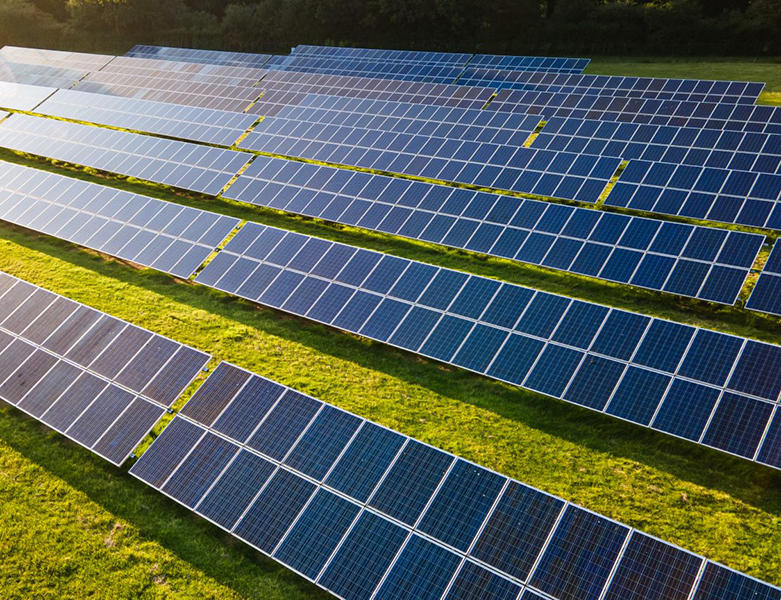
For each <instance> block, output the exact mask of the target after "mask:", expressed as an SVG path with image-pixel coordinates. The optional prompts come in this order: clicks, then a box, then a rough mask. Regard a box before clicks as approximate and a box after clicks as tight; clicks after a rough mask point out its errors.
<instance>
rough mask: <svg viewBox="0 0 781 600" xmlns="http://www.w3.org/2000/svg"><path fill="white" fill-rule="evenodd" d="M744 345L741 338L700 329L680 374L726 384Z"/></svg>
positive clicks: (684, 360) (717, 383)
mask: <svg viewBox="0 0 781 600" xmlns="http://www.w3.org/2000/svg"><path fill="white" fill-rule="evenodd" d="M742 345H743V340H742V339H741V338H738V337H734V336H731V335H725V334H723V333H716V332H715V331H708V330H706V329H700V330H699V331H698V332H697V335H696V336H695V338H694V341H692V344H691V347H690V348H689V351H688V352H687V353H686V357H685V358H684V359H683V364H682V365H681V368H680V370H679V374H680V375H682V376H684V377H689V378H691V379H696V380H699V381H704V382H706V383H712V384H714V385H724V383H725V382H726V380H727V376H728V375H729V373H730V371H732V365H733V363H734V362H735V358H737V356H738V352H740V348H741V346H742Z"/></svg>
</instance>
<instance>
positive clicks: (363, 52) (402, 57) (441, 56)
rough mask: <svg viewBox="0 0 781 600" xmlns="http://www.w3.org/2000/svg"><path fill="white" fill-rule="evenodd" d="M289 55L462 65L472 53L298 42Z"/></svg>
mask: <svg viewBox="0 0 781 600" xmlns="http://www.w3.org/2000/svg"><path fill="white" fill-rule="evenodd" d="M290 56H316V57H323V58H342V59H346V60H367V61H371V62H414V63H431V64H439V65H450V64H452V65H456V66H458V65H460V66H463V65H465V64H467V62H468V61H469V60H470V59H471V57H472V54H469V53H459V52H429V51H424V50H397V49H383V48H358V47H351V46H317V45H310V44H299V45H298V46H296V47H294V48H293V49H292V50H291V51H290Z"/></svg>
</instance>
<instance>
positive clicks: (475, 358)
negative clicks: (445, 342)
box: [452, 324, 509, 373]
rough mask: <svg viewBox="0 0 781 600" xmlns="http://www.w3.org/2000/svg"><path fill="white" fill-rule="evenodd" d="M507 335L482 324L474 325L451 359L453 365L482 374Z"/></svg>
mask: <svg viewBox="0 0 781 600" xmlns="http://www.w3.org/2000/svg"><path fill="white" fill-rule="evenodd" d="M508 335H509V334H508V333H507V332H505V331H502V330H501V329H496V328H494V327H488V326H487V325H483V324H478V325H476V326H475V328H474V329H473V330H472V333H470V334H469V337H468V338H467V339H466V341H465V342H464V345H463V346H461V349H460V350H459V351H458V353H457V354H456V355H455V356H454V357H453V359H452V362H453V364H456V365H459V366H461V367H464V368H466V369H471V370H473V371H477V372H479V373H483V372H484V371H485V369H486V368H487V367H488V365H489V364H490V363H491V361H492V360H493V358H494V356H496V353H497V352H498V350H499V348H501V346H502V344H503V343H504V340H505V339H506V338H507V336H508Z"/></svg>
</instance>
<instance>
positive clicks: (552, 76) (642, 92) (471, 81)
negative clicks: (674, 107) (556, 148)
mask: <svg viewBox="0 0 781 600" xmlns="http://www.w3.org/2000/svg"><path fill="white" fill-rule="evenodd" d="M458 83H459V84H460V85H479V86H482V87H493V88H496V87H498V88H499V89H506V88H510V89H514V90H522V91H531V92H549V93H565V94H587V95H598V96H615V97H617V98H640V99H652V100H675V101H681V102H718V103H724V104H754V103H755V102H756V101H757V98H759V95H760V94H761V93H762V90H763V89H764V87H765V84H764V83H752V82H746V81H708V80H705V79H664V78H659V77H624V76H621V75H581V74H567V73H534V72H530V71H506V70H500V69H483V68H472V67H471V66H470V67H467V69H466V70H465V71H464V75H462V76H461V77H460V78H459V80H458Z"/></svg>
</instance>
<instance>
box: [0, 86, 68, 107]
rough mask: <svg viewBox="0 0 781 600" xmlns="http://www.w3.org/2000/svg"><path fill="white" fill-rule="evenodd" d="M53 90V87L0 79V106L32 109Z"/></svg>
mask: <svg viewBox="0 0 781 600" xmlns="http://www.w3.org/2000/svg"><path fill="white" fill-rule="evenodd" d="M55 91H56V90H55V89H54V88H47V87H41V86H37V85H25V84H23V83H8V82H4V81H0V106H2V107H3V108H10V109H12V110H28V111H29V110H33V109H34V108H35V107H36V106H38V105H39V104H40V103H41V102H43V101H44V100H46V98H48V97H49V96H51V95H52V94H53V93H54V92H55Z"/></svg>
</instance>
